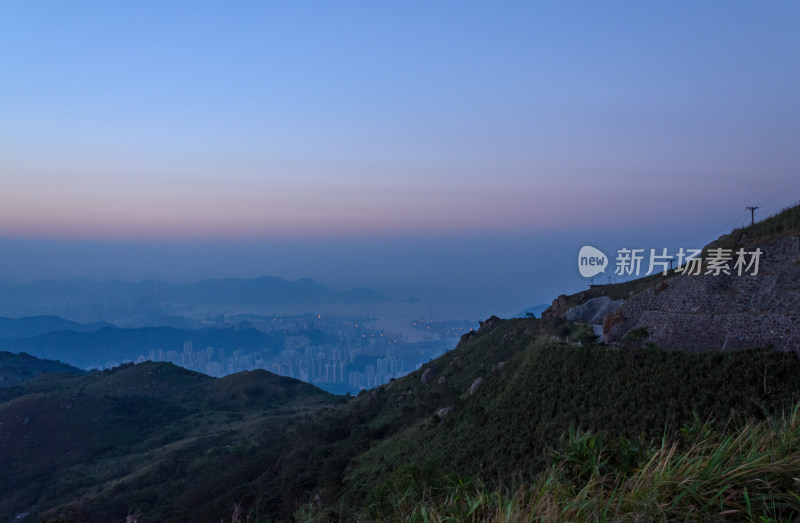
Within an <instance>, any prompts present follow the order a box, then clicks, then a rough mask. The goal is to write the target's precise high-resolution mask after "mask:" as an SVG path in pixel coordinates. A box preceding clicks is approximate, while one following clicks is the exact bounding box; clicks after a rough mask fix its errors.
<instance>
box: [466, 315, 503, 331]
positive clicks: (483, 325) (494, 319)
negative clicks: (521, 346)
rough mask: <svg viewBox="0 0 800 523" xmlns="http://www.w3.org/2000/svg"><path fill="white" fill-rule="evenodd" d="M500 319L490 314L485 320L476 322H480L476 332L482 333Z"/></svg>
mask: <svg viewBox="0 0 800 523" xmlns="http://www.w3.org/2000/svg"><path fill="white" fill-rule="evenodd" d="M501 321H503V320H501V319H500V318H498V317H497V316H491V317H490V318H487V319H486V320H485V321H479V322H478V323H479V324H480V327H478V334H483V333H484V332H486V331H488V330H489V329H491V328H492V327H494V326H495V325H497V324H498V323H500V322H501ZM467 334H469V333H467Z"/></svg>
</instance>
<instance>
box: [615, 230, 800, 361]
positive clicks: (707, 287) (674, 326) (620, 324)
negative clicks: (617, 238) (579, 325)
mask: <svg viewBox="0 0 800 523" xmlns="http://www.w3.org/2000/svg"><path fill="white" fill-rule="evenodd" d="M756 248H760V249H761V251H762V252H763V254H762V255H761V259H760V262H759V270H758V274H756V275H753V274H742V275H737V274H736V272H735V271H733V270H732V271H731V274H729V275H726V274H719V275H716V276H715V275H712V274H702V275H696V276H695V275H680V276H675V277H673V278H670V279H669V280H666V281H664V282H662V283H661V284H659V285H658V286H654V287H652V288H650V289H647V290H646V291H644V292H641V293H639V294H637V295H635V296H633V297H632V298H630V299H628V300H627V301H626V302H625V303H624V304H623V305H622V306H620V307H619V309H617V310H616V311H615V313H614V314H613V315H611V316H608V317H606V318H605V320H604V322H603V331H604V341H606V342H610V341H614V340H616V339H619V338H621V337H622V336H623V335H624V334H625V333H626V332H628V331H630V330H631V329H635V328H638V327H646V328H647V329H648V332H649V333H650V339H651V341H653V343H655V344H656V345H657V346H659V347H661V348H663V349H681V350H688V351H706V350H736V349H744V348H750V347H762V346H765V345H768V344H771V345H773V346H774V347H775V348H777V349H779V350H784V351H786V350H795V351H799V352H800V237H798V236H787V237H783V238H775V239H772V240H768V241H762V242H759V243H757V244H754V245H751V246H748V247H747V248H746V251H748V252H752V251H754V250H755V249H756Z"/></svg>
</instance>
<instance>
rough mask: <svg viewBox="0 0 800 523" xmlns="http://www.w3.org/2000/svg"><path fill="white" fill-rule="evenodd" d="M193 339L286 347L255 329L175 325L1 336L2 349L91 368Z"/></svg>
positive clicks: (246, 346) (199, 343)
mask: <svg viewBox="0 0 800 523" xmlns="http://www.w3.org/2000/svg"><path fill="white" fill-rule="evenodd" d="M187 341H191V342H193V344H194V345H195V346H196V347H197V348H198V349H199V350H202V349H204V348H205V347H229V348H231V350H233V349H234V348H244V349H248V350H267V351H270V350H274V351H279V350H280V349H282V348H283V339H282V338H280V337H276V336H273V335H270V334H267V333H265V332H262V331H259V330H257V329H254V328H249V329H236V328H228V329H217V328H206V329H197V330H188V329H176V328H173V327H142V328H138V329H123V328H117V327H103V328H101V329H98V330H95V331H90V332H81V331H72V330H59V331H54V332H48V333H45V334H39V335H36V336H31V337H24V338H5V339H0V350H9V351H14V352H27V353H30V354H33V355H35V356H36V357H40V358H53V359H56V358H57V359H59V360H61V361H65V362H67V363H69V364H70V365H75V366H77V367H81V368H88V367H92V366H97V365H100V364H104V363H106V362H108V361H116V362H121V361H125V360H133V359H135V358H136V357H137V356H140V355H142V354H147V353H148V352H149V351H151V350H159V349H160V350H164V351H168V350H175V351H178V352H182V350H183V344H184V342H187Z"/></svg>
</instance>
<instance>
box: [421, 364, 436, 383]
mask: <svg viewBox="0 0 800 523" xmlns="http://www.w3.org/2000/svg"><path fill="white" fill-rule="evenodd" d="M437 370H438V369H437V368H436V367H435V366H434V367H428V368H427V369H425V372H423V373H422V379H421V381H422V383H428V382H430V381H431V380H432V379H433V375H434V374H436V371H437Z"/></svg>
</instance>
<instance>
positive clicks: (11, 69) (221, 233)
mask: <svg viewBox="0 0 800 523" xmlns="http://www.w3.org/2000/svg"><path fill="white" fill-rule="evenodd" d="M798 28H800V3H798V2H792V1H783V2H777V1H776V2H772V1H764V2H738V1H718V2H715V1H704V2H694V1H693V2H681V1H677V2H676V1H669V2H666V1H664V2H633V1H632V2H572V1H567V2H550V3H544V2H469V1H458V2H456V1H453V2H447V1H442V2H430V1H420V2H374V1H370V2H366V1H365V2H294V1H293V2H280V1H264V2H255V1H254V2H243V1H232V2H210V1H209V2H202V1H193V2H165V1H137V2H107V1H81V0H73V1H69V2H63V1H36V0H34V1H31V0H25V1H13V0H12V1H7V2H3V4H2V6H0V64H2V65H1V67H2V69H0V71H1V72H0V74H2V77H0V280H8V281H27V280H32V279H38V278H46V277H71V276H82V277H85V276H91V277H96V278H98V279H103V278H110V277H115V278H123V279H134V280H135V279H140V278H146V277H159V278H164V279H193V278H202V277H211V276H256V275H259V274H271V275H275V276H282V277H287V278H298V277H311V278H315V279H317V280H319V281H321V282H323V283H328V284H331V285H334V286H336V285H340V286H345V285H363V286H372V287H376V288H382V289H388V290H391V289H395V290H396V291H397V289H402V290H401V291H397V294H399V297H403V295H404V294H414V293H416V294H419V293H424V292H426V291H427V292H429V293H431V294H432V295H443V294H447V293H450V294H449V296H451V297H453V299H456V297H457V296H463V299H464V300H467V301H469V300H473V301H476V302H477V301H480V300H483V302H482V303H483V304H484V305H485V307H486V308H489V307H497V308H499V309H502V310H503V311H512V312H513V309H514V307H517V306H520V305H526V306H529V305H534V304H536V303H540V302H542V301H549V300H550V299H552V298H553V297H554V296H553V294H554V293H555V294H557V293H558V292H569V291H574V290H576V288H580V286H581V285H583V281H582V280H581V279H580V277H578V276H576V274H577V272H576V270H575V268H574V267H573V265H574V263H573V261H572V260H573V258H574V254H575V253H576V252H577V249H578V248H579V247H580V245H581V244H582V243H583V242H587V241H592V242H594V243H595V244H597V243H599V242H601V241H605V242H607V243H606V245H608V246H609V247H614V248H615V247H616V246H617V245H620V244H624V243H626V242H627V243H634V242H638V243H639V244H642V246H643V247H662V246H664V247H666V246H672V245H679V244H685V245H686V246H687V247H690V246H692V245H690V244H696V243H705V242H707V241H710V240H711V239H714V238H716V237H717V236H718V235H720V234H722V233H724V232H727V231H729V230H730V229H731V228H732V227H736V226H739V225H742V223H744V221H745V220H749V215H747V214H746V213H745V211H744V207H745V205H759V206H761V210H760V211H759V212H760V213H761V214H762V217H763V216H765V215H766V214H769V213H771V212H775V211H777V210H779V209H780V208H781V207H784V206H786V205H789V204H792V203H794V202H795V201H796V200H798V199H800V65H798V64H800V30H798ZM437 285H438V286H439V287H437ZM470 288H471V289H475V291H474V293H472V294H470V292H468V289H470ZM559 289H560V290H559ZM437 293H438V294H437ZM459 299H461V298H459Z"/></svg>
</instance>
